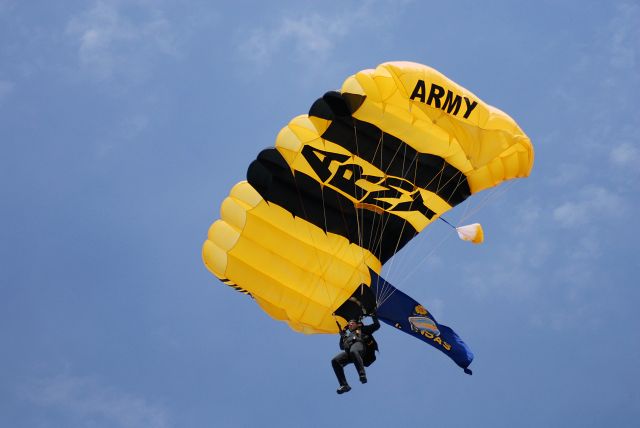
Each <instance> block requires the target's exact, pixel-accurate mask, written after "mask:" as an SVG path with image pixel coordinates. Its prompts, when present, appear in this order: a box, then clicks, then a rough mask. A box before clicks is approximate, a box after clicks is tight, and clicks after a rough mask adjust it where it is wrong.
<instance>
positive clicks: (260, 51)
mask: <svg viewBox="0 0 640 428" xmlns="http://www.w3.org/2000/svg"><path fill="white" fill-rule="evenodd" d="M404 3H407V2H406V1H405V2H403V1H397V2H388V1H380V0H378V1H364V2H360V3H356V4H348V3H347V4H343V5H342V7H341V9H340V11H339V12H335V11H332V12H328V13H325V12H320V11H306V12H296V13H289V14H285V15H284V16H282V17H281V18H280V19H279V20H277V21H275V22H273V24H272V25H270V26H262V27H258V28H255V29H253V30H250V31H247V32H246V34H247V35H246V36H244V35H243V36H242V37H241V40H240V42H239V46H238V50H239V55H240V57H241V59H242V60H244V61H249V62H251V63H253V64H254V65H256V66H258V67H265V66H268V65H270V64H271V63H272V61H273V60H272V59H273V58H281V57H282V56H287V58H288V59H293V60H294V61H298V62H307V61H312V63H313V64H314V66H318V65H319V64H321V63H322V62H323V61H325V60H326V59H327V58H328V57H330V55H331V54H332V53H333V51H334V49H335V48H336V46H338V45H339V43H340V42H341V41H342V40H344V39H346V38H347V37H348V36H349V35H350V34H351V33H352V32H356V31H359V30H361V29H362V28H363V27H370V26H374V27H376V28H378V29H380V28H382V27H384V26H385V25H386V23H387V22H388V21H390V20H392V19H393V16H395V15H397V13H398V12H399V11H400V10H401V9H402V7H403V4H404Z"/></svg>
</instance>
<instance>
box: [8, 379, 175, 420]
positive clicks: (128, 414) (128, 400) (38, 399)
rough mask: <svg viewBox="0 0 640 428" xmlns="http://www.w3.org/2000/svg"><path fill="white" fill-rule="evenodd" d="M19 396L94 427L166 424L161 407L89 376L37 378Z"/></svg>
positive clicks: (165, 417)
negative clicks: (103, 425) (101, 422)
mask: <svg viewBox="0 0 640 428" xmlns="http://www.w3.org/2000/svg"><path fill="white" fill-rule="evenodd" d="M21 395H22V397H23V398H24V399H26V400H28V401H30V402H32V403H34V404H37V405H39V406H43V407H47V408H52V409H55V410H56V411H62V412H64V414H66V415H67V416H68V417H69V418H70V419H72V420H74V421H79V424H78V425H80V426H94V425H95V424H96V421H103V422H107V425H108V426H112V427H123V428H129V427H131V428H133V427H135V428H137V427H150V428H163V427H167V426H169V422H168V417H167V413H166V411H165V410H164V409H163V408H162V407H159V406H157V405H153V404H150V403H149V402H148V401H147V400H145V399H144V398H141V397H137V396H135V395H132V394H129V393H126V392H122V391H119V390H117V389H115V388H112V387H109V386H104V385H101V384H100V383H98V382H97V381H96V380H94V379H92V378H85V377H75V376H69V375H60V376H56V377H51V378H45V379H40V380H37V381H34V382H31V383H30V384H28V385H26V386H25V387H24V388H23V389H22V391H21Z"/></svg>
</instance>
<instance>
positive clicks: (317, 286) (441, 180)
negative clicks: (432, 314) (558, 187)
mask: <svg viewBox="0 0 640 428" xmlns="http://www.w3.org/2000/svg"><path fill="white" fill-rule="evenodd" d="M533 157H534V155H533V148H532V146H531V143H530V141H529V139H528V138H527V136H526V135H525V134H524V133H523V132H522V130H521V129H520V128H519V127H518V125H517V124H516V123H515V121H514V120H513V119H511V118H510V117H509V116H508V115H507V114H505V113H503V112H502V111H500V110H498V109H496V108H494V107H492V106H490V105H488V104H486V103H484V102H483V101H482V100H480V99H479V98H478V97H477V96H476V95H474V94H473V93H471V92H470V91H468V90H466V89H465V88H463V87H462V86H460V85H458V84H456V83H454V82H453V81H451V80H449V79H448V78H447V77H445V76H444V75H442V74H441V73H439V72H437V71H436V70H434V69H432V68H429V67H427V66H424V65H420V64H415V63H410V62H390V63H385V64H382V65H380V66H378V67H377V68H376V69H375V70H364V71H361V72H359V73H356V74H355V75H353V76H350V77H348V78H347V79H346V81H345V82H344V84H343V85H342V88H341V90H340V91H333V92H328V93H326V94H325V95H324V96H323V97H322V98H320V99H318V100H317V101H316V102H315V103H313V105H312V106H311V109H310V111H309V114H306V115H301V116H298V117H296V118H294V119H293V120H292V121H291V122H290V123H289V124H288V125H287V126H286V127H284V128H283V129H282V130H281V131H280V133H279V134H278V137H277V139H276V143H275V147H273V148H269V149H266V150H263V151H262V152H261V153H260V154H259V155H258V156H257V159H256V160H254V161H253V162H252V163H251V165H250V166H249V169H248V171H247V181H243V182H240V183H238V184H237V185H235V186H234V187H233V188H232V189H231V191H230V193H229V196H228V197H227V198H226V199H225V200H224V201H223V202H222V206H221V210H220V219H219V220H217V221H215V222H214V223H213V225H212V226H211V228H210V229H209V235H208V239H207V240H206V241H205V243H204V246H203V251H202V255H203V259H204V263H205V264H206V266H207V268H208V269H209V270H210V271H211V272H212V273H213V274H214V275H216V276H217V277H218V278H220V279H221V280H222V281H223V282H224V283H225V284H227V285H230V286H232V287H235V288H236V289H238V290H239V291H242V292H244V293H247V294H250V295H251V296H252V297H253V298H254V299H255V300H256V302H257V303H258V304H259V305H260V307H261V308H262V309H263V310H264V311H265V312H267V313H268V314H269V315H270V316H272V317H273V318H275V319H277V320H281V321H284V322H286V323H288V324H289V326H290V327H291V328H293V329H294V330H296V331H299V332H304V333H337V332H338V326H337V325H336V321H340V322H342V323H344V322H345V319H344V318H348V317H350V316H351V315H353V314H354V313H356V312H358V311H364V312H367V311H369V310H371V309H375V304H376V302H375V301H374V302H373V303H372V302H371V299H370V298H369V299H368V298H367V296H368V293H369V291H368V290H373V289H375V290H377V289H378V288H379V287H372V277H373V276H377V275H378V274H379V273H380V270H381V267H382V265H383V264H384V263H385V262H386V261H387V260H389V258H390V257H392V256H393V255H394V254H395V253H396V252H398V251H399V250H400V249H401V248H402V247H403V246H404V245H406V244H407V242H409V240H411V239H412V238H413V237H414V236H416V235H417V234H418V233H419V232H420V231H421V230H423V229H424V228H425V227H427V226H428V225H429V224H431V223H432V222H433V221H435V220H436V219H437V218H438V217H440V216H441V215H442V214H443V213H445V212H446V211H448V210H449V209H451V208H452V207H454V206H456V205H457V204H459V203H461V202H462V201H464V200H465V199H466V198H468V197H469V196H470V195H473V194H475V193H477V192H480V191H481V190H484V189H487V188H490V187H493V186H496V185H498V184H500V183H502V182H503V181H505V180H509V179H513V178H517V177H525V176H527V175H529V173H530V171H531V168H532V165H533ZM459 232H460V233H463V234H468V233H471V235H469V239H470V240H472V241H473V240H474V239H475V240H478V239H480V240H481V239H482V234H481V233H482V231H481V229H473V230H470V231H469V230H462V231H460V230H459ZM465 236H466V235H465ZM372 272H373V273H372ZM374 274H375V275H374ZM376 281H377V280H376ZM350 298H352V299H351V300H349V299H350ZM354 300H355V301H357V302H358V304H354V303H353V302H354ZM376 300H377V298H376ZM372 305H373V308H372V307H371V306H372ZM363 308H364V309H363ZM418 315H420V314H418ZM467 364H468V363H467Z"/></svg>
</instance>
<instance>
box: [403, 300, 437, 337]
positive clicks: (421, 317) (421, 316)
mask: <svg viewBox="0 0 640 428" xmlns="http://www.w3.org/2000/svg"><path fill="white" fill-rule="evenodd" d="M408 320H409V325H411V330H412V331H414V332H415V333H419V334H422V335H425V333H427V334H428V337H430V336H433V337H438V336H440V330H438V324H436V322H435V321H434V320H432V319H431V318H430V317H429V311H427V310H426V309H425V308H424V306H422V305H417V306H416V307H415V308H414V309H413V316H410V317H409V318H408Z"/></svg>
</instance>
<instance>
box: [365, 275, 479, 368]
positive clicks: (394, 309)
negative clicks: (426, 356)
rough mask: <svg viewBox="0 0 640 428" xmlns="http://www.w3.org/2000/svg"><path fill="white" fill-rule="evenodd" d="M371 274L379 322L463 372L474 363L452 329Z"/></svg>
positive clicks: (471, 354)
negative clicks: (442, 356) (423, 344)
mask: <svg viewBox="0 0 640 428" xmlns="http://www.w3.org/2000/svg"><path fill="white" fill-rule="evenodd" d="M370 274H371V290H372V291H373V292H374V293H375V295H376V296H377V297H378V299H379V300H380V301H381V302H382V303H381V304H380V306H378V308H377V310H376V314H377V315H378V318H379V319H380V320H381V321H383V322H385V323H387V324H389V325H390V326H393V327H395V328H397V329H398V330H402V331H403V332H405V333H407V334H410V335H411V336H413V337H416V338H418V339H420V340H422V341H424V342H426V343H428V344H429V345H431V346H433V347H434V348H436V349H438V350H440V351H442V352H444V353H445V355H447V356H448V357H449V358H451V359H452V360H453V361H454V362H455V363H456V364H457V365H459V366H460V367H462V368H463V369H464V372H465V373H467V374H471V370H470V369H469V368H468V367H469V364H471V361H473V352H471V349H469V347H468V346H467V344H466V343H464V342H463V341H462V339H460V337H459V336H458V335H457V334H456V332H455V331H453V330H452V329H451V328H449V327H447V326H446V325H443V324H439V323H438V322H437V321H436V319H435V317H434V316H433V314H431V313H430V312H429V311H428V310H427V309H425V307H424V306H422V305H421V304H420V303H418V302H416V301H415V300H413V299H412V298H411V297H409V296H407V295H406V294H404V293H403V292H402V291H400V290H398V289H397V288H395V287H394V286H393V285H391V284H390V283H388V282H387V281H386V280H385V279H384V278H382V277H380V276H378V275H377V274H376V273H375V272H373V271H370Z"/></svg>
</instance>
